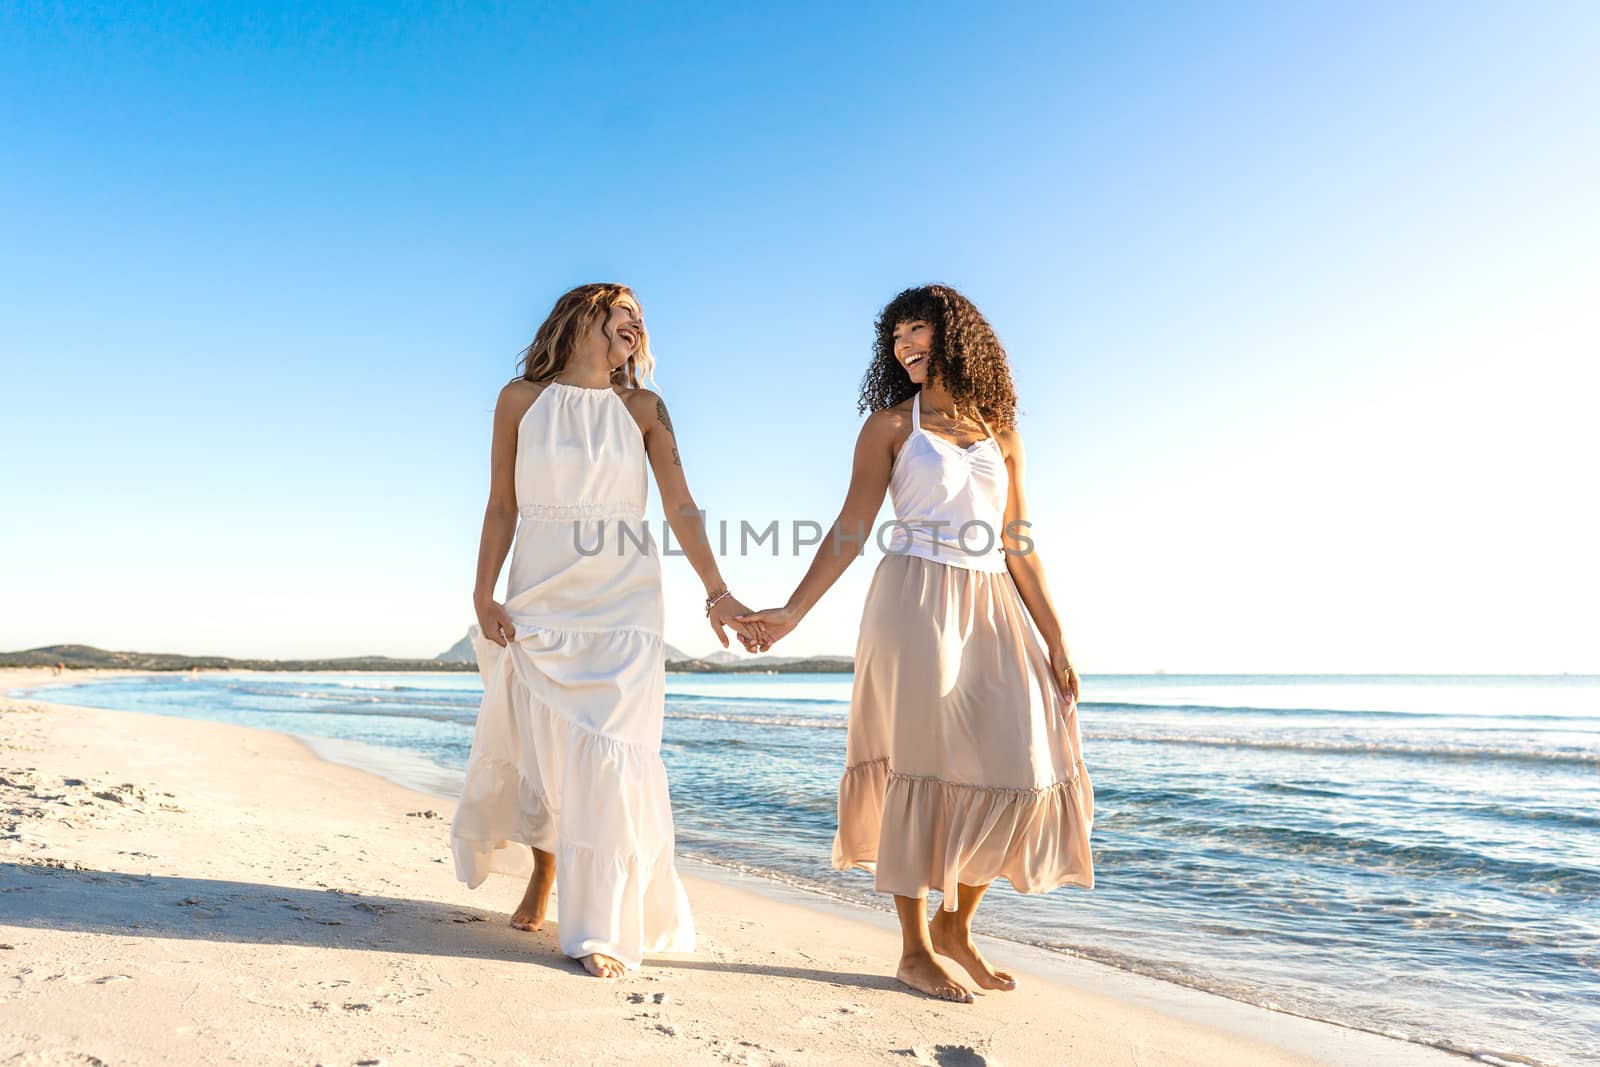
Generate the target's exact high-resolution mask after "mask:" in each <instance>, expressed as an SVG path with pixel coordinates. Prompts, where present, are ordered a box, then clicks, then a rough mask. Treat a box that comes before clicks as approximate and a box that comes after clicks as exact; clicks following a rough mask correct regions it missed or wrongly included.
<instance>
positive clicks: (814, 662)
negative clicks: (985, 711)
mask: <svg viewBox="0 0 1600 1067" xmlns="http://www.w3.org/2000/svg"><path fill="white" fill-rule="evenodd" d="M666 654H667V656H666V658H667V670H669V671H673V672H675V673H681V674H764V673H767V672H770V671H775V670H779V669H782V670H785V671H793V672H797V673H804V674H824V673H825V674H849V673H850V672H852V671H853V670H855V664H854V662H852V660H851V658H850V657H849V656H752V655H750V654H749V653H747V652H735V651H733V650H732V649H728V648H719V649H717V650H716V651H715V652H711V653H708V654H707V655H704V656H691V655H689V653H687V652H685V651H684V650H683V649H681V648H677V647H675V646H673V645H667V646H666ZM437 662H440V663H449V664H458V663H465V664H469V665H473V666H476V664H477V654H476V653H475V652H473V649H472V639H471V637H462V638H461V640H459V641H457V642H456V643H455V644H454V645H451V646H450V648H449V650H448V651H446V652H443V653H440V655H439V658H438V661H437Z"/></svg>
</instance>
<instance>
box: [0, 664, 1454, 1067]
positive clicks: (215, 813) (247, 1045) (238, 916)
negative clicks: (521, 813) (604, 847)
mask: <svg viewBox="0 0 1600 1067" xmlns="http://www.w3.org/2000/svg"><path fill="white" fill-rule="evenodd" d="M46 680H48V672H45V671H21V670H18V671H0V692H4V691H7V690H10V689H14V688H16V687H19V686H26V685H30V684H37V683H40V682H43V681H46ZM450 815H451V807H450V804H449V802H448V801H445V800H441V799H440V798H439V797H437V796H432V795H429V794H426V793H421V792H415V791H412V790H410V789H406V788H403V787H401V786H398V785H395V784H393V783H391V782H389V781H386V780H384V779H381V778H378V777H375V776H373V775H371V774H368V773H365V772H363V771H359V770H355V769H352V768H350V767H346V766H341V765H338V764H335V763H330V762H327V761H325V760H323V759H320V758H318V757H317V756H316V755H315V754H313V753H312V751H311V750H310V748H309V747H308V746H307V745H306V744H304V743H303V742H301V741H299V740H297V739H295V738H293V737H289V736H286V735H281V734H275V733H270V732H266V731H260V730H252V729H247V728H243V727H236V726H228V725H221V724H215V723H205V722H196V721H189V720H183V719H177V718H168V717H163V716H154V715H142V714H136V713H131V712H122V711H103V710H94V709H87V708H77V707H70V706H64V705H58V704H48V703H43V702H40V701H35V700H14V699H0V1062H4V1063H16V1064H95V1063H105V1064H118V1065H121V1064H146V1063H149V1064H156V1063H207V1064H209V1063H219V1062H234V1063H252V1064H254V1063H295V1064H312V1063H318V1064H330V1065H331V1064H378V1063H382V1064H468V1063H506V1064H517V1063H553V1062H573V1063H591V1062H600V1061H609V1062H624V1063H628V1062H637V1061H645V1060H651V1061H655V1062H658V1063H665V1064H679V1063H683V1064H700V1063H748V1064H826V1063H885V1064H903V1065H911V1064H917V1065H927V1064H939V1065H943V1067H955V1065H967V1064H973V1065H976V1064H1009V1065H1012V1067H1016V1065H1022V1064H1058V1063H1059V1064H1090V1065H1102V1064H1104V1065H1121V1064H1127V1065H1130V1067H1132V1065H1144V1067H1149V1065H1152V1064H1194V1065H1202V1064H1215V1065H1219V1067H1220V1065H1229V1067H1236V1065H1251V1064H1261V1065H1266V1064H1285V1065H1286V1064H1313V1063H1315V1064H1339V1065H1352V1067H1354V1065H1357V1064H1362V1065H1365V1064H1376V1063H1381V1064H1432V1063H1439V1064H1444V1063H1460V1062H1464V1059H1463V1058H1462V1057H1457V1056H1453V1055H1449V1054H1447V1053H1443V1052H1439V1051H1436V1050H1432V1049H1428V1048H1423V1047H1421V1046H1417V1045H1411V1044H1406V1043H1402V1042H1398V1041H1393V1040H1390V1039H1388V1038H1384V1037H1381V1036H1378V1035H1374V1034H1368V1033H1363V1032H1359V1031H1354V1030H1349V1029H1345V1028H1341V1027H1337V1026H1332V1025H1328V1024H1324V1023H1319V1022H1315V1021H1311V1020H1307V1019H1302V1018H1299V1017H1295V1016H1290V1015H1286V1014H1282V1013H1278V1012H1273V1011H1269V1010H1266V1009H1263V1008H1257V1007H1253V1006H1249V1005H1244V1004H1240V1003H1237V1002H1234V1001H1231V1000H1227V999H1225V998H1222V997H1218V996H1214V995H1211V994H1206V993H1200V992H1197V991H1194V990H1190V989H1187V988H1184V987H1180V986H1176V985H1171V984H1168V983H1164V982H1161V981H1158V980H1155V979H1151V978H1146V977H1143V976H1139V975H1133V974H1129V973H1125V972H1121V971H1118V970H1115V969H1113V968H1109V967H1105V966H1101V965H1099V964H1094V963H1090V962H1087V961H1082V960H1077V959H1073V958H1069V957H1064V956H1059V955H1055V954H1050V953H1047V952H1044V951H1041V950H1034V949H1031V948H1027V947H1024V946H1019V945H1015V944H1012V943H1009V942H1000V941H986V942H984V948H985V951H986V952H988V953H989V955H990V956H991V958H993V959H995V960H996V961H997V962H1000V963H1002V964H1003V965H1005V966H1007V967H1008V968H1009V969H1011V970H1012V971H1013V972H1015V973H1017V974H1018V977H1019V982H1020V988H1019V989H1018V990H1017V991H1016V992H1012V993H990V994H980V995H979V997H978V1000H977V1002H976V1003H975V1004H972V1005H951V1004H942V1003H939V1002H936V1001H933V1000H930V999H926V998H922V997H919V996H914V995H912V994H910V993H907V992H905V991H903V990H902V989H901V988H900V987H899V986H898V985H897V984H896V983H895V982H894V981H893V979H892V978H891V977H890V975H891V972H892V968H893V961H894V959H895V955H896V950H897V948H898V936H897V934H896V933H895V929H894V925H893V919H892V917H891V916H889V915H888V914H885V913H878V912H873V911H871V910H868V909H862V908H856V907H853V906H849V905H844V904H840V903H835V902H833V901H830V900H828V899H827V898H824V897H820V896H813V895H811V894H808V893H803V892H800V891H798V890H793V889H789V888H787V887H784V886H781V885H779V884H777V883H771V882H767V881H765V880H763V879H758V878H753V877H740V876H738V875H735V874H731V873H727V872H722V871H719V870H717V869H715V868H704V867H699V866H694V865H685V868H684V874H685V881H686V883H687V884H688V887H689V892H690V896H691V899H692V901H693V904H694V908H695V915H696V920H697V922H698V925H699V929H700V943H699V947H698V950H697V951H696V952H695V953H693V954H690V955H681V956H662V957H657V958H654V959H652V960H651V961H649V962H648V963H647V965H646V967H645V968H644V969H642V970H641V971H639V972H637V973H634V974H631V975H629V976H628V977H626V978H624V979H621V980H618V981H614V982H605V981H600V980H596V979H591V978H588V977H586V976H584V975H583V974H582V972H581V969H580V968H579V967H578V966H577V965H576V964H575V963H573V962H572V961H569V960H567V959H565V958H564V957H562V956H561V955H560V953H559V952H558V951H557V949H556V945H555V938H554V934H553V929H552V928H551V927H547V928H546V929H545V930H543V931H541V932H539V933H537V934H526V933H521V932H518V931H515V930H513V929H511V928H510V927H509V926H508V925H507V918H508V912H509V909H510V907H511V906H512V905H513V904H515V902H516V900H517V899H518V897H519V896H520V892H521V881H520V880H519V879H518V878H517V877H516V876H515V875H514V874H505V875H498V874H497V875H495V876H493V877H491V879H490V880H489V882H488V883H487V884H486V885H485V886H484V887H482V888H481V889H479V890H477V891H469V890H467V889H466V888H465V887H464V886H462V885H460V884H459V883H457V882H456V880H455V878H454V874H453V870H452V867H451V865H450V862H449V852H448V840H447V836H448V826H449V819H450ZM998 891H1002V892H1003V891H1005V889H1004V887H1001V889H1000V890H998ZM552 926H553V924H552Z"/></svg>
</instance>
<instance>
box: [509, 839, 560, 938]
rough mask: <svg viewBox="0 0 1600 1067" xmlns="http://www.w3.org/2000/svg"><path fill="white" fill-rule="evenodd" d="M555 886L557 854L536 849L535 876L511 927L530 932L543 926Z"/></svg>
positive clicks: (512, 919) (512, 914) (530, 881)
mask: <svg viewBox="0 0 1600 1067" xmlns="http://www.w3.org/2000/svg"><path fill="white" fill-rule="evenodd" d="M555 884H556V857H555V854H554V853H550V852H545V851H543V850H541V849H537V848H536V849H534V850H533V875H532V876H531V877H530V878H529V879H528V891H527V892H526V893H524V894H522V903H521V904H518V905H517V910H516V911H514V912H512V913H511V925H512V926H515V927H516V928H517V929H518V930H527V931H530V932H531V931H534V930H537V929H539V927H541V926H543V925H544V916H545V912H546V911H547V910H548V909H549V907H550V887H551V886H553V885H555Z"/></svg>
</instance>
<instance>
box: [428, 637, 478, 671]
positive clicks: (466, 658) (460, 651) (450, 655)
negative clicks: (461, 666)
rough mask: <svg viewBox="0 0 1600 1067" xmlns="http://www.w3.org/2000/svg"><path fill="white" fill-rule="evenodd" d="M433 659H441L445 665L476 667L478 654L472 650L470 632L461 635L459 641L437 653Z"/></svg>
mask: <svg viewBox="0 0 1600 1067" xmlns="http://www.w3.org/2000/svg"><path fill="white" fill-rule="evenodd" d="M433 658H434V659H442V660H444V661H445V662H446V663H471V664H473V665H474V666H476V665H477V662H478V654H477V653H476V652H475V651H473V649H472V634H471V632H470V631H469V632H468V633H465V634H462V635H461V640H459V641H457V642H456V643H455V644H453V645H451V646H450V647H449V648H447V649H445V650H444V651H443V652H441V653H439V654H438V655H437V656H435V657H433Z"/></svg>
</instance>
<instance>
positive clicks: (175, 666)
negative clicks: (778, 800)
mask: <svg viewBox="0 0 1600 1067" xmlns="http://www.w3.org/2000/svg"><path fill="white" fill-rule="evenodd" d="M666 652H667V670H669V671H673V672H678V673H686V674H767V673H771V672H773V671H777V670H783V671H786V672H798V673H805V674H815V673H844V674H848V673H850V672H851V671H852V670H854V669H855V668H854V664H853V663H852V662H851V661H850V658H849V657H848V656H750V655H746V654H744V653H736V652H732V651H730V650H728V649H718V650H717V651H716V652H714V653H712V654H711V655H709V656H707V657H705V658H704V659H696V658H695V657H693V656H690V655H687V654H685V653H684V652H683V651H682V650H681V649H677V648H673V647H672V646H671V645H668V646H667V647H666ZM457 656H464V657H465V658H456V657H457ZM57 663H64V664H66V665H67V666H68V667H69V668H72V669H75V670H84V669H88V668H96V667H97V668H100V669H102V670H125V671H187V670H190V669H198V670H205V671H386V672H388V671H395V672H398V671H475V670H477V669H478V661H477V657H476V655H475V654H474V653H473V651H472V642H471V641H470V640H468V639H467V638H465V637H463V638H462V639H461V640H460V641H458V642H456V643H455V645H453V646H452V647H451V648H450V650H449V651H447V652H445V653H444V654H443V655H441V656H438V657H437V658H435V659H392V658H390V657H388V656H348V657H345V658H342V659H236V658H234V657H232V656H191V655H186V654H183V653H179V652H108V651H107V650H105V649H103V648H95V647H93V646H91V645H45V646H43V647H41V648H30V649H25V650H23V651H21V652H0V667H54V666H55V665H56V664H57Z"/></svg>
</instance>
